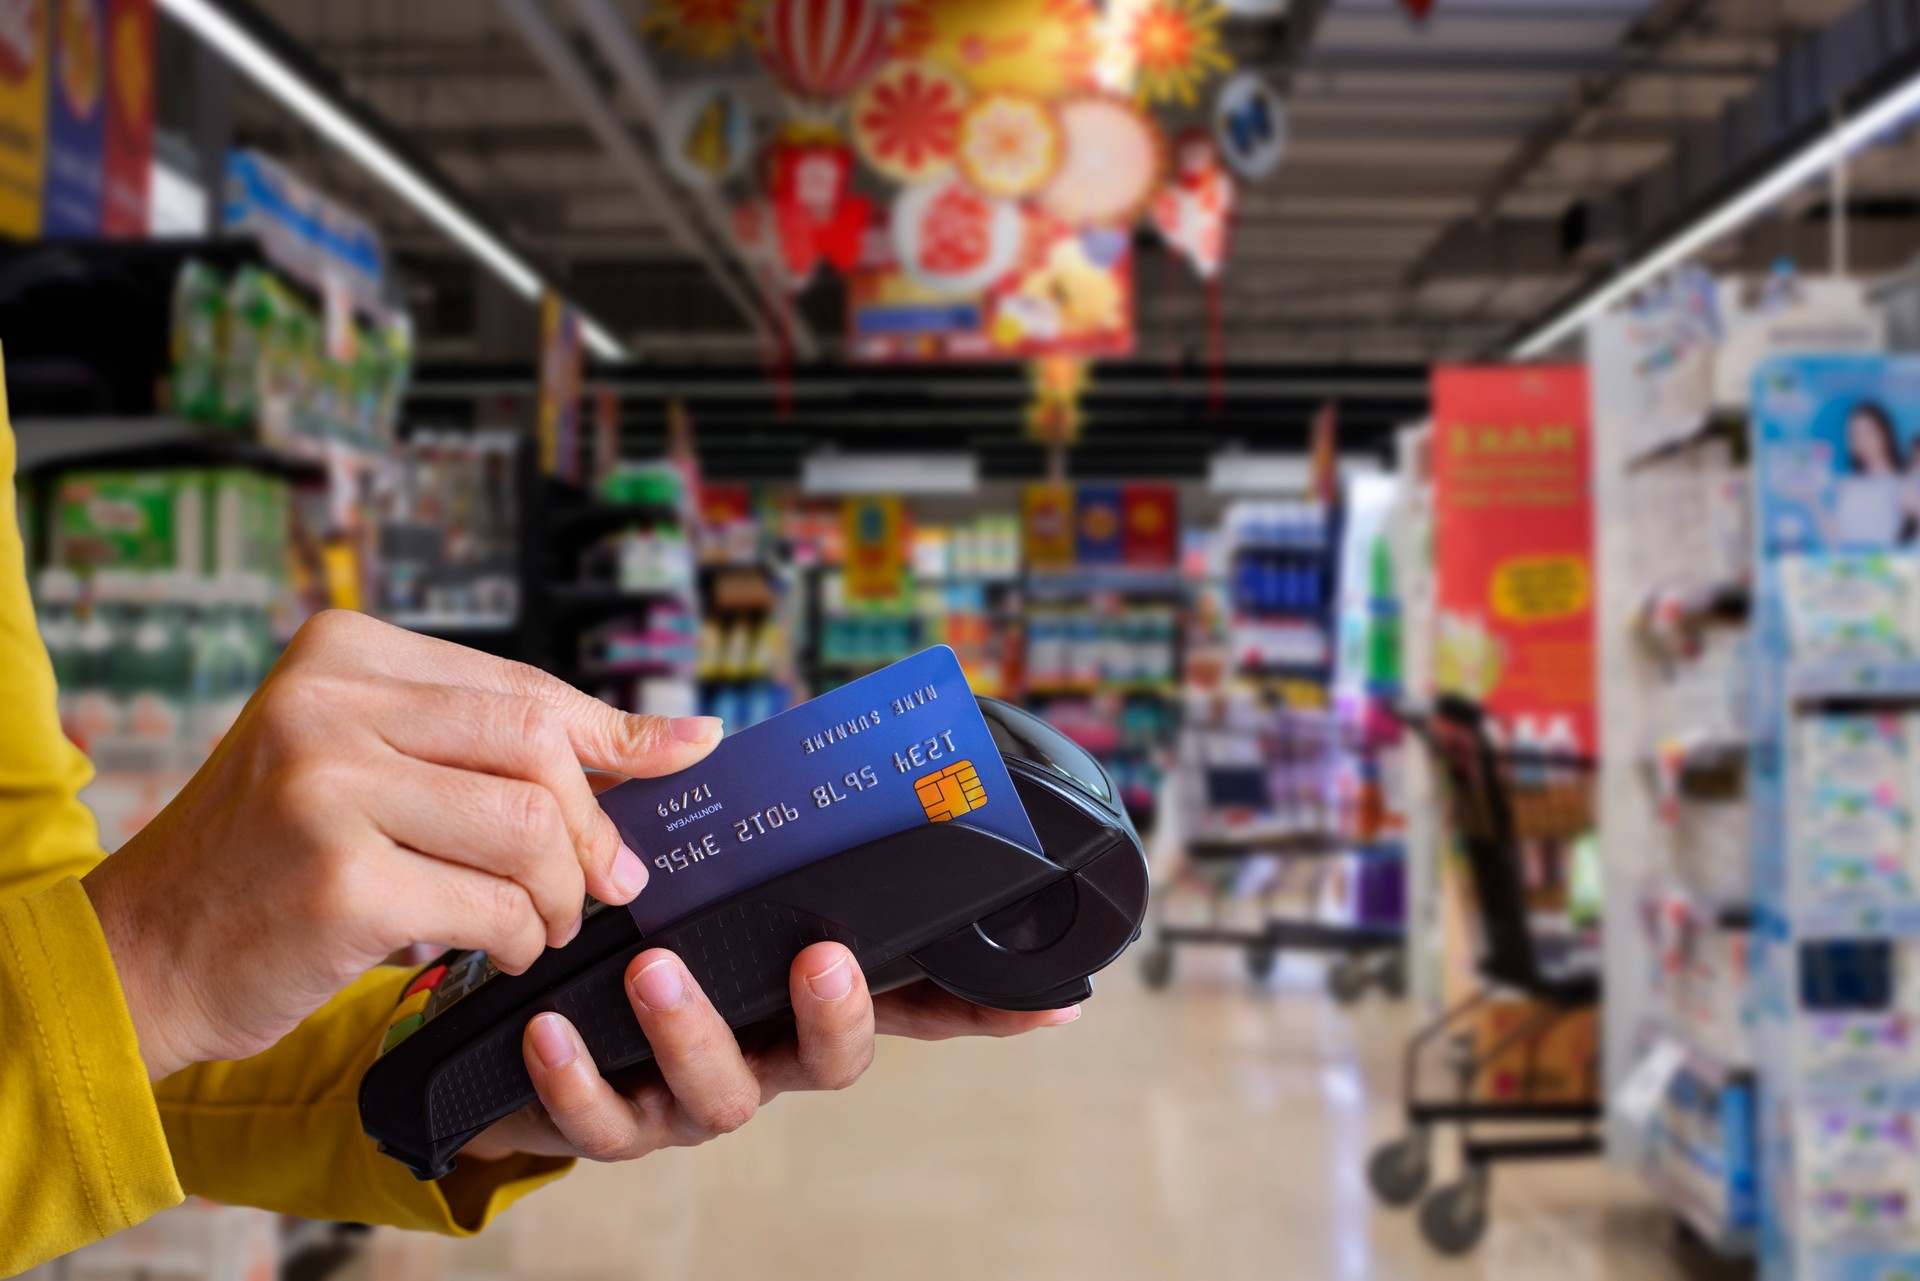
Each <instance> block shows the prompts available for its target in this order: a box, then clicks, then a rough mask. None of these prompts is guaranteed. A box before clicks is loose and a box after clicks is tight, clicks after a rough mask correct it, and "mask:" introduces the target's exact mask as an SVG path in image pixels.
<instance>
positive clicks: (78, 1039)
mask: <svg viewBox="0 0 1920 1281" xmlns="http://www.w3.org/2000/svg"><path fill="white" fill-rule="evenodd" d="M4 386H5V381H4V378H0V708H4V709H5V713H4V721H5V730H4V732H0V1029H4V1030H5V1032H6V1033H7V1038H6V1044H5V1046H4V1048H0V1169H4V1170H7V1171H9V1172H11V1173H12V1174H13V1175H14V1176H17V1177H11V1178H6V1179H0V1276H4V1275H11V1274H13V1273H14V1272H17V1271H20V1270H22V1269H25V1268H27V1267H30V1266H32V1265H33V1264H35V1263H38V1262H40V1261H42V1260H44V1259H47V1258H50V1257H52V1256H54V1255H57V1254H62V1253H65V1252H66V1251H68V1250H71V1249H74V1248H76V1247H78V1246H80V1245H84V1244H85V1243H86V1242H88V1241H91V1240H95V1239H98V1238H99V1237H103V1236H106V1235H108V1234H110V1233H113V1232H117V1231H119V1230H120V1229H121V1228H124V1227H127V1226H128V1225H130V1224H133V1223H137V1222H138V1221H140V1220H141V1219H143V1218H146V1217H147V1216H148V1215H150V1214H153V1213H154V1212H156V1211H158V1210H161V1209H164V1208H166V1207H167V1206H170V1205H173V1204H175V1203H176V1202H178V1201H179V1200H180V1198H181V1195H182V1193H181V1185H182V1184H183V1183H184V1184H185V1185H186V1186H187V1187H188V1188H190V1189H191V1190H193V1191H196V1192H202V1193H205V1194H207V1195H209V1196H212V1197H215V1198H216V1199H219V1200H223V1201H228V1202H230V1203H233V1204H239V1205H262V1206H268V1207H269V1208H273V1209H283V1210H286V1211H289V1212H291V1213H296V1214H304V1215H307V1216H309V1217H313V1218H344V1219H352V1220H358V1221H361V1222H384V1223H404V1224H408V1225H411V1226H416V1227H424V1228H432V1229H435V1230H438V1231H441V1232H470V1231H473V1230H476V1229H477V1228H479V1227H480V1226H481V1225H483V1224H484V1223H485V1222H486V1220H487V1218H488V1217H489V1216H490V1215H491V1214H492V1213H494V1212H495V1211H497V1210H498V1209H500V1208H501V1207H503V1206H505V1205H507V1204H509V1203H511V1202H512V1201H513V1200H515V1199H516V1198H518V1197H519V1196H522V1195H524V1194H525V1193H526V1192H527V1191H529V1190H531V1189H532V1188H533V1187H536V1186H538V1185H539V1184H540V1183H542V1182H545V1181H546V1180H548V1179H551V1178H552V1177H554V1176H555V1175H557V1174H558V1173H559V1172H560V1171H561V1170H563V1169H565V1168H566V1163H564V1162H555V1161H532V1160H529V1161H502V1162H491V1163H479V1162H469V1163H467V1165H466V1167H464V1168H462V1169H460V1170H459V1171H456V1172H455V1174H454V1175H453V1176H452V1177H450V1178H448V1179H445V1180H442V1181H441V1184H438V1185H436V1184H417V1183H415V1182H414V1179H413V1176H412V1175H410V1174H408V1173H407V1172H406V1170H405V1169H404V1168H402V1167H401V1166H400V1165H399V1164H398V1163H397V1162H394V1161H390V1160H388V1159H387V1158H385V1157H382V1156H379V1155H378V1154H377V1153H375V1152H374V1150H373V1145H372V1144H371V1143H370V1142H369V1141H368V1140H367V1139H366V1138H365V1137H364V1136H363V1135H362V1133H361V1130H360V1118H359V1114H358V1110H357V1108H355V1107H354V1106H352V1105H351V1104H352V1097H353V1090H354V1088H355V1087H356V1085H357V1082H358V1081H359V1077H360V1073H361V1071H362V1070H363V1069H364V1067H365V1064H366V1061H367V1058H368V1056H369V1054H370V1053H371V1050H372V1049H373V1047H374V1043H375V1041H376V1040H377V1037H378V1033H379V1030H380V1029H381V1028H382V1027H383V1026H384V1025H385V1016H386V1013H387V1011H388V1010H389V1009H390V1008H391V1006H392V1004H393V1000H392V998H393V997H394V996H395V995H396V993H395V991H394V988H393V985H394V984H395V983H397V982H399V981H400V978H399V976H398V975H397V973H396V972H395V971H385V972H382V973H381V974H379V975H377V976H369V977H368V978H367V979H365V980H363V981H362V982H361V983H360V984H358V985H356V986H355V987H354V988H352V989H349V991H348V992H347V993H345V994H344V995H343V996H341V997H340V998H338V999H337V1000H335V1001H334V1002H333V1003H332V1004H330V1005H329V1006H328V1007H327V1008H326V1009H324V1010H322V1011H321V1012H320V1013H319V1014H316V1015H315V1016H314V1018H313V1019H311V1020H309V1021H308V1022H307V1023H306V1024H304V1025H302V1026H301V1027H300V1028H298V1029H297V1030H295V1031H294V1033H293V1034H292V1035H290V1036H289V1037H287V1038H286V1039H285V1040H283V1041H282V1042H281V1043H280V1044H279V1045H278V1046H276V1047H275V1048H274V1049H272V1050H269V1051H268V1052H267V1053H265V1054H262V1055H258V1056H256V1057H255V1058H252V1059H248V1060H246V1061H244V1062H241V1063H226V1064H208V1065H202V1066H201V1067H198V1068H194V1069H190V1070H189V1071H187V1072H183V1073H181V1074H179V1075H178V1076H176V1077H174V1078H172V1079H171V1080H169V1081H167V1082H165V1083H163V1085H162V1086H161V1087H159V1089H158V1090H157V1091H156V1088H155V1087H154V1086H152V1085H151V1084H149V1083H148V1081H147V1073H146V1066H145V1064H144V1063H143V1062H142V1061H141V1059H140V1053H139V1041H138V1039H137V1037H136V1035H135V1033H134V1029H133V1024H132V1021H131V1019H130V1018H129V1017H128V1014H127V1009H126V999H125V997H124V995H123V994H122V993H121V990H120V980H119V976H118V974H117V973H116V972H115V970H114V967H113V958H112V955H111V953H109V952H108V950H107V945H106V940H105V938H104V936H103V935H102V934H101V931H100V923H99V921H98V920H97V919H96V918H95V917H94V914H93V905H92V903H91V902H90V901H89V900H88V899H87V896H86V892H85V890H84V889H83V888H82V887H81V885H80V882H79V881H78V880H76V879H74V878H75V877H78V876H82V875H84V874H85V873H86V872H88V871H89V870H91V869H92V868H93V867H94V866H95V865H96V864H97V863H98V862H99V861H100V859H101V858H102V857H103V854H102V852H101V850H100V844H99V834H98V830H97V828H96V827H95V825H94V821H93V816H92V814H91V813H90V812H89V811H88V810H87V808H86V806H85V805H83V804H81V802H80V799H79V793H80V789H81V788H82V787H84V786H85V785H86V783H87V781H88V779H89V777H90V776H91V775H90V769H89V767H88V764H87V761H86V758H85V757H84V756H83V755H82V754H81V753H80V751H79V750H78V749H77V748H75V747H74V746H73V744H71V743H70V742H68V741H67V739H66V736H65V735H63V734H62V733H61V732H60V724H59V714H58V710H57V706H56V703H55V696H54V683H53V670H52V665H51V664H50V663H49V662H48V660H47V652H46V647H45V646H44V645H43V644H42V643H41V640H40V634H39V631H38V628H37V627H36V626H35V623H34V616H33V604H32V601H31V599H30V598H29V596H28V592H27V577H26V558H25V550H24V548H22V546H21V543H20V527H19V519H18V516H17V513H16V512H15V510H14V489H13V474H14V460H15V448H14V438H13V431H12V429H11V427H10V426H8V423H7V418H6V402H5V393H4ZM156 1093H158V1094H159V1095H160V1096H161V1097H162V1098H164V1100H165V1101H166V1108H165V1113H164V1119H165V1127H164V1129H163V1126H162V1120H163V1115H162V1111H161V1109H160V1107H159V1106H158V1104H157V1101H156ZM343 1100H344V1103H343ZM170 1142H171V1143H175V1144H178V1145H180V1148H179V1150H178V1151H175V1152H173V1153H171V1154H170V1152H169V1144H170ZM181 1152H184V1153H185V1156H184V1158H183V1157H182V1156H181ZM22 1172H29V1173H30V1176H31V1177H18V1176H21V1175H22ZM176 1172H177V1174H178V1179H177V1180H176Z"/></svg>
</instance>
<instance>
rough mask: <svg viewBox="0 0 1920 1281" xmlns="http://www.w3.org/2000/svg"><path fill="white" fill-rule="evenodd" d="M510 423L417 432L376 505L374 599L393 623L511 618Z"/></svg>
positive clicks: (453, 624) (516, 547)
mask: <svg viewBox="0 0 1920 1281" xmlns="http://www.w3.org/2000/svg"><path fill="white" fill-rule="evenodd" d="M519 448H520V438H519V437H518V436H517V435H516V434H514V433H510V432H504V431H493V432H484V431H483V432H420V433H416V434H415V435H414V436H413V437H412V438H411V439H409V440H408V441H407V443H406V444H405V445H404V446H402V447H401V448H400V450H399V454H398V465H397V467H396V468H395V478H394V482H393V484H392V485H391V487H390V488H389V489H388V490H387V491H386V492H385V494H384V495H383V499H384V501H383V502H382V504H381V510H380V545H379V566H378V587H377V590H376V593H375V600H374V609H375V611H376V612H377V613H379V614H380V615H382V616H383V617H385V618H387V619H388V620H390V621H391V622H394V623H396V624H398V625H399V626H402V627H408V628H412V629H414V630H425V631H434V630H446V629H455V628H459V627H463V626H482V625H492V626H498V627H507V626H511V625H512V624H513V623H514V622H515V621H516V620H517V619H518V617H519V614H520V606H521V585H520V559H521V558H520V540H521V538H522V536H523V534H522V520H521V513H520V498H519V488H518V471H517V464H516V451H517V450H518V449H519Z"/></svg>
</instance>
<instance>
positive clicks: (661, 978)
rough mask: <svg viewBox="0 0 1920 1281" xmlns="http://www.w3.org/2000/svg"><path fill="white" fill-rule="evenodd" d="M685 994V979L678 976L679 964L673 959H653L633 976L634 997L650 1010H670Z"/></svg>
mask: <svg viewBox="0 0 1920 1281" xmlns="http://www.w3.org/2000/svg"><path fill="white" fill-rule="evenodd" d="M686 994H687V984H686V981H685V980H684V979H682V978H681V977H680V966H679V965H678V964H676V963H675V962H673V961H668V960H664V959H663V960H658V961H655V962H654V963H653V964H652V965H649V966H648V967H647V968H646V969H644V970H641V971H640V972H639V973H638V974H636V975H634V976H633V996H634V999H635V1000H637V1001H639V1002H640V1004H642V1005H644V1006H646V1007H647V1008H648V1009H650V1010H670V1009H672V1008H673V1007H674V1006H676V1005H678V1004H680V998H681V997H683V996H685V995H686Z"/></svg>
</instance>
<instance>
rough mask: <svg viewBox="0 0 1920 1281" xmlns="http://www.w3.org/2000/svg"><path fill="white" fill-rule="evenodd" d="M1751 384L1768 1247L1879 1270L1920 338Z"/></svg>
mask: <svg viewBox="0 0 1920 1281" xmlns="http://www.w3.org/2000/svg"><path fill="white" fill-rule="evenodd" d="M1752 388H1753V394H1752V409H1751V413H1752V420H1753V428H1752V437H1753V444H1752V448H1753V457H1754V473H1753V474H1754V478H1755V482H1756V504H1755V521H1754V525H1755V529H1756V530H1757V532H1758V537H1757V546H1758V553H1759V559H1758V562H1757V564H1756V566H1755V575H1754V586H1755V614H1756V618H1757V619H1758V626H1757V628H1756V630H1755V642H1756V643H1755V648H1754V660H1753V667H1754V672H1753V683H1754V688H1755V689H1756V690H1757V691H1764V692H1766V693H1767V694H1768V695H1769V696H1767V697H1759V698H1756V699H1755V700H1754V704H1753V706H1754V709H1755V715H1754V718H1753V721H1752V729H1751V733H1752V739H1753V746H1752V752H1751V756H1750V761H1749V765H1748V773H1749V788H1750V790H1751V792H1752V795H1753V798H1754V799H1753V805H1754V810H1755V814H1756V821H1755V823H1754V825H1753V862H1754V880H1753V884H1754V899H1755V903H1754V909H1755V914H1756V916H1757V917H1758V918H1759V919H1762V920H1765V921H1766V922H1768V923H1769V929H1768V932H1767V941H1766V946H1765V947H1764V948H1756V949H1755V954H1754V958H1753V959H1754V968H1755V981H1754V991H1755V993H1756V1000H1755V1002H1754V1014H1755V1019H1756V1021H1757V1029H1756V1037H1755V1041H1756V1045H1757V1046H1758V1064H1759V1070H1760V1076H1761V1081H1762V1087H1763V1090H1764V1092H1765V1096H1766V1098H1767V1099H1768V1100H1769V1104H1768V1107H1767V1109H1766V1112H1765V1113H1764V1114H1763V1117H1762V1121H1761V1131H1760V1147H1761V1161H1760V1165H1761V1169H1762V1171H1763V1175H1764V1178H1765V1180H1766V1186H1765V1188H1764V1189H1763V1192H1762V1195H1761V1196H1760V1198H1759V1199H1760V1203H1761V1205H1762V1206H1763V1207H1764V1209H1763V1213H1768V1214H1771V1215H1772V1217H1771V1218H1769V1219H1767V1220H1765V1221H1764V1222H1763V1232H1762V1242H1763V1249H1764V1250H1765V1251H1766V1252H1767V1254H1768V1255H1769V1256H1770V1258H1769V1262H1770V1263H1772V1264H1774V1265H1776V1266H1779V1267H1781V1268H1783V1269H1790V1270H1792V1272H1793V1273H1794V1274H1796V1275H1803V1276H1820V1275H1842V1274H1843V1273H1842V1269H1846V1270H1847V1271H1846V1273H1845V1274H1846V1275H1869V1274H1876V1273H1877V1274H1880V1275H1890V1274H1891V1270H1894V1269H1897V1268H1902V1267H1908V1266H1910V1265H1911V1261H1912V1260H1913V1259H1914V1258H1915V1257H1916V1256H1917V1255H1920V1213H1916V1210H1917V1208H1920V1207H1916V1202H1915V1201H1914V1199H1913V1197H1912V1192H1911V1189H1913V1188H1914V1187H1915V1186H1920V1150H1916V1147H1915V1144H1914V1143H1913V1140H1912V1128H1911V1120H1910V1117H1911V1109H1912V1107H1913V1101H1914V1100H1915V1098H1916V1097H1917V1096H1920V1054H1916V1052H1915V1048H1914V1047H1915V1043H1916V1042H1915V1034H1914V1029H1915V1026H1916V1021H1917V1020H1920V1013H1917V1012H1920V965H1916V948H1917V945H1916V940H1920V847H1917V846H1916V844H1915V832H1916V830H1917V829H1920V823H1917V822H1916V818H1917V817H1920V768H1916V764H1915V762H1916V761H1917V760H1920V719H1916V718H1915V716H1914V715H1913V708H1914V705H1915V702H1916V700H1920V668H1917V667H1916V664H1915V662H1914V660H1915V658H1916V656H1920V574H1916V572H1915V565H1916V561H1915V557H1914V550H1913V546H1912V541H1911V540H1912V534H1911V518H1910V516H1909V515H1908V514H1907V513H1908V512H1909V511H1910V510H1911V504H1912V497H1911V495H1912V490H1911V482H1910V481H1909V480H1908V479H1907V477H1906V470H1905V467H1904V464H1903V463H1902V461H1901V460H1902V459H1904V458H1908V457H1911V456H1912V454H1911V451H1912V450H1913V448H1914V443H1915V441H1916V439H1920V360H1916V359H1915V358H1913V357H1887V356H1876V355H1827V354H1823V355H1810V356H1776V357H1774V358H1773V359H1770V360H1767V361H1765V362H1764V363H1762V364H1760V365H1759V367H1758V368H1757V369H1756V370H1755V372H1754V375H1753V380H1752ZM1783 1274H1784V1272H1783Z"/></svg>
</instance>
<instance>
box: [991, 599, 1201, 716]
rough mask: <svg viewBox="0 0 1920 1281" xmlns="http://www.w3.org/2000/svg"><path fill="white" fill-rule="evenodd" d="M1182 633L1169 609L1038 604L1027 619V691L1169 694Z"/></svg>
mask: <svg viewBox="0 0 1920 1281" xmlns="http://www.w3.org/2000/svg"><path fill="white" fill-rule="evenodd" d="M1179 629H1180V620H1179V612H1178V610H1177V609H1176V608H1175V607H1174V606H1173V605H1170V604H1145V603H1130V604H1118V603H1113V602H1098V601H1096V602H1089V603H1082V604H1058V605H1038V604H1036V605H1034V606H1033V607H1032V608H1031V609H1030V610H1029V611H1028V614H1027V657H1026V681H1027V688H1028V691H1029V693H1030V694H1033V695H1035V696H1044V695H1045V694H1047V693H1058V692H1061V691H1082V692H1092V691H1099V690H1106V691H1117V690H1127V689H1170V687H1171V685H1172V683H1173V681H1174V679H1175V678H1176V676H1177V675H1178V661H1179V643H1178V638H1179Z"/></svg>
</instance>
